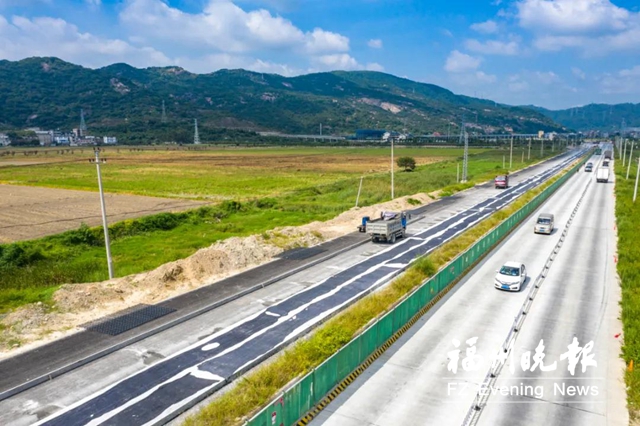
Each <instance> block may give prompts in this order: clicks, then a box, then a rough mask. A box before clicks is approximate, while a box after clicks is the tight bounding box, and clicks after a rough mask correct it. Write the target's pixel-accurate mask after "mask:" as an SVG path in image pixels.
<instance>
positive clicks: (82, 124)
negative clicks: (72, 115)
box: [80, 109, 87, 136]
mask: <svg viewBox="0 0 640 426" xmlns="http://www.w3.org/2000/svg"><path fill="white" fill-rule="evenodd" d="M86 133H87V123H85V121H84V110H83V109H80V136H85V135H86Z"/></svg>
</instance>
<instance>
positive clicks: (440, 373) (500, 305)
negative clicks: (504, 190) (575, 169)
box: [313, 175, 586, 425]
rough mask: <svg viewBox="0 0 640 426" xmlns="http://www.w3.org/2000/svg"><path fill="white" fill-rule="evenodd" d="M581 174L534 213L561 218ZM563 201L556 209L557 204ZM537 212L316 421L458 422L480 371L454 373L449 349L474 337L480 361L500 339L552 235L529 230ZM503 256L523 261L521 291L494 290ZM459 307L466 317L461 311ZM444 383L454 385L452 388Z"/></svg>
mask: <svg viewBox="0 0 640 426" xmlns="http://www.w3.org/2000/svg"><path fill="white" fill-rule="evenodd" d="M585 184H586V177H584V176H580V175H578V177H576V178H573V179H571V180H569V182H567V184H565V185H564V186H563V187H561V188H560V189H559V190H558V192H557V193H556V194H555V195H554V196H553V197H551V199H550V200H549V201H547V202H546V203H544V204H543V206H542V207H541V209H540V210H539V211H545V210H549V207H550V206H553V209H552V210H554V212H555V213H556V214H557V215H558V219H559V221H560V222H562V221H563V220H566V219H568V217H569V215H570V211H571V210H572V209H573V206H572V204H573V205H575V203H577V201H578V198H579V196H580V192H581V191H579V188H584V185H585ZM559 206H561V207H559ZM535 217H536V216H535V215H533V216H532V217H531V218H530V219H528V220H527V221H525V222H524V224H523V225H521V226H520V227H519V228H518V229H517V230H516V231H515V232H514V233H513V234H512V235H511V237H510V238H508V239H506V240H505V241H504V242H503V243H502V244H501V245H500V246H499V247H497V248H496V249H494V251H493V252H492V253H491V254H490V255H489V256H488V257H487V258H486V260H485V261H483V262H482V263H480V264H479V265H478V266H476V267H475V268H474V269H473V270H472V271H471V273H470V274H468V275H467V276H466V277H465V278H464V279H463V280H462V281H461V283H459V284H458V285H457V286H456V288H455V289H454V291H452V292H450V293H449V295H447V297H445V298H444V299H443V300H441V301H440V302H439V303H438V304H436V306H435V307H434V308H432V309H431V310H430V312H429V313H428V314H427V315H425V316H424V317H422V318H421V319H420V320H419V321H418V323H417V324H416V325H414V327H412V329H411V330H410V331H409V332H408V333H406V334H405V335H403V336H402V337H401V338H400V339H399V340H398V342H396V343H395V344H394V345H393V346H392V347H391V348H390V350H391V351H387V352H386V353H385V354H384V355H383V356H382V357H381V358H380V359H378V360H377V361H376V362H375V363H374V364H373V365H372V366H370V367H369V368H368V369H367V370H365V372H363V373H362V375H361V376H360V377H359V378H358V379H356V381H355V382H354V383H353V384H351V385H350V386H349V387H348V388H347V389H346V390H345V391H344V392H343V393H342V394H340V395H339V396H338V397H337V398H336V399H335V400H334V401H333V402H332V403H331V404H330V405H329V406H328V407H326V408H325V410H324V411H322V412H321V413H320V414H319V415H318V417H317V418H316V420H314V422H313V424H314V425H341V424H348V423H347V422H349V421H351V420H349V419H357V420H358V421H360V422H362V424H372V425H373V424H376V425H383V424H409V422H415V421H417V420H418V419H422V420H421V421H422V422H424V420H425V419H429V420H428V421H429V423H428V424H455V423H456V422H457V423H458V424H459V423H460V422H461V421H462V419H463V418H464V415H465V414H466V410H467V409H468V407H469V405H470V404H471V401H472V399H473V396H474V395H473V394H472V393H471V392H467V393H465V392H462V391H463V389H462V388H463V387H464V386H470V387H472V386H473V384H477V383H480V382H481V381H482V380H483V379H484V376H485V374H486V369H484V370H483V369H482V368H479V369H477V370H475V371H464V370H462V369H461V368H460V367H459V369H458V371H457V373H456V374H453V373H451V372H449V371H448V370H447V364H448V362H449V360H448V356H447V354H448V352H450V351H452V350H454V349H455V347H454V345H453V343H452V341H453V340H454V339H456V340H458V341H459V342H460V349H462V351H463V352H462V354H463V356H464V353H465V348H466V344H465V340H467V339H470V338H473V337H478V338H479V339H478V342H477V345H476V347H477V350H478V354H479V355H481V356H483V357H484V358H485V359H490V358H492V357H493V356H494V355H495V352H494V348H495V347H498V346H499V345H500V344H501V343H502V342H503V341H504V339H505V338H506V336H507V333H508V331H509V329H510V327H511V324H512V322H513V319H514V317H515V315H516V313H517V312H518V310H519V308H520V306H521V305H522V303H523V301H524V299H525V298H526V292H527V289H528V286H529V285H530V284H531V280H532V278H533V277H532V276H534V275H535V274H537V271H540V270H541V269H542V267H543V265H544V262H545V260H546V258H547V257H548V255H549V254H550V252H551V250H552V248H553V246H554V245H555V243H556V241H557V234H556V237H553V236H552V237H551V238H549V237H547V236H542V235H533V224H534V222H535ZM507 260H522V261H523V262H524V263H525V265H526V266H527V268H528V270H529V278H528V281H527V284H526V286H525V288H524V289H523V290H522V291H521V292H519V293H507V292H502V291H499V290H496V289H494V288H493V279H494V277H495V270H496V269H497V268H499V267H500V266H501V264H502V263H503V262H504V261H507ZM461 312H464V315H460V313H461ZM449 383H452V384H453V385H451V386H452V389H451V390H450V387H449V386H450V385H449Z"/></svg>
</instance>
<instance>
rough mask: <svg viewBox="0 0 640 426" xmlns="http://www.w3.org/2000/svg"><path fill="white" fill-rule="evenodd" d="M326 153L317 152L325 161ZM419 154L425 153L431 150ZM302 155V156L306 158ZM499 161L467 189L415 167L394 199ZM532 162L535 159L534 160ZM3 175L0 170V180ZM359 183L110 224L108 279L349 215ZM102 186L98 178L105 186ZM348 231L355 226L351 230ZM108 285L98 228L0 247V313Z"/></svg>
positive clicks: (373, 179) (373, 198)
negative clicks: (76, 288)
mask: <svg viewBox="0 0 640 426" xmlns="http://www.w3.org/2000/svg"><path fill="white" fill-rule="evenodd" d="M415 150H420V149H419V148H418V149H407V151H409V152H413V151H415ZM264 151H268V152H270V153H273V151H269V150H264ZM279 151H282V150H279ZM310 151H312V152H314V151H313V150H310ZM328 151H329V150H323V151H322V152H324V153H325V154H326V152H328ZM334 151H335V150H334ZM360 151H362V152H361V154H362V155H370V156H373V155H380V153H381V150H379V149H364V150H360ZM422 151H428V152H432V151H431V149H422ZM435 151H446V150H445V149H438V150H435ZM449 151H451V152H455V151H456V150H449ZM292 152H298V151H296V150H292ZM308 152H309V151H307V150H305V153H308ZM458 152H459V150H458ZM341 153H342V151H341ZM323 155H324V154H323ZM502 156H503V151H496V150H491V151H487V150H484V151H481V152H479V153H476V154H474V155H472V157H471V161H470V164H469V178H470V182H469V183H467V184H456V183H455V180H456V161H455V160H453V161H444V162H439V163H433V164H428V165H424V166H419V167H417V168H416V170H415V171H413V172H410V173H405V172H397V173H396V178H395V193H396V196H403V195H411V194H414V193H418V192H431V191H434V190H436V189H440V188H443V187H447V192H448V193H453V192H455V191H458V190H461V189H464V188H466V187H468V186H471V185H473V183H474V182H480V181H483V180H487V179H490V178H492V177H493V176H494V175H495V174H497V173H500V172H502V170H501V164H502ZM532 161H539V159H538V158H534V159H532ZM523 166H524V164H520V163H514V169H515V168H521V167H523ZM47 167H52V166H47ZM55 167H57V166H55ZM25 170H31V171H32V172H33V170H35V169H33V168H31V167H30V168H28V169H25ZM38 170H40V169H38ZM43 170H48V169H46V168H45V169H43ZM2 172H3V170H0V174H1V173H2ZM59 173H60V171H59ZM238 173H240V172H238ZM45 174H46V173H45ZM38 176H39V174H38ZM161 177H162V176H160V177H157V178H158V179H160V178H161ZM359 181H360V179H359V177H358V176H354V177H347V178H343V177H341V178H340V179H338V180H336V181H334V182H331V183H325V184H315V185H308V186H305V187H302V188H297V189H294V190H290V191H286V192H284V193H282V194H280V195H279V196H276V197H273V198H257V197H252V198H254V199H253V200H247V199H243V201H242V202H234V201H225V202H223V203H222V204H220V205H218V206H216V207H203V208H200V209H196V210H193V211H190V212H184V213H175V214H170V213H163V214H159V215H154V216H148V217H145V218H141V219H136V220H127V221H123V222H119V223H116V224H113V225H111V226H110V235H111V240H112V245H111V250H112V254H113V259H114V269H115V274H116V276H125V275H129V274H133V273H139V272H143V271H148V270H152V269H154V268H156V267H158V266H160V265H162V264H164V263H167V262H171V261H174V260H177V259H181V258H185V257H187V256H189V255H191V254H193V253H194V252H195V251H197V250H198V249H200V248H203V247H207V246H209V245H211V244H212V243H214V242H216V241H220V240H223V239H226V238H229V237H232V236H248V235H252V234H263V235H266V234H264V232H265V231H268V230H271V229H273V228H276V227H279V226H297V225H302V224H305V223H309V222H312V221H316V220H327V219H330V218H332V217H334V216H336V215H338V214H340V213H342V212H343V211H345V210H348V209H349V208H351V207H353V205H354V204H355V199H356V196H357V191H358V184H359ZM106 182H107V180H106V178H105V185H107V184H106ZM176 185H179V183H176ZM389 188H390V176H389V174H388V173H378V174H372V175H369V176H367V177H365V179H364V182H363V188H362V194H361V196H360V206H364V205H371V204H376V203H380V202H384V201H388V200H389V198H390V189H389ZM245 190H246V188H240V190H239V191H238V198H242V197H240V195H241V194H244V195H245V196H246V195H247V194H246V192H244V191H245ZM245 198H246V197H245ZM355 226H356V224H355V223H354V229H355ZM17 252H19V253H18V255H16V253H17ZM107 278H108V272H107V265H106V261H105V254H104V247H103V236H102V231H101V228H93V229H81V230H77V231H70V232H67V233H64V234H60V235H55V236H51V237H46V238H42V239H38V240H33V241H25V242H20V243H15V244H7V245H0V313H2V312H6V311H8V310H11V309H14V308H16V307H19V306H21V305H24V304H26V303H31V302H38V301H41V302H47V301H48V300H49V299H50V297H51V295H52V294H53V292H54V291H55V289H56V288H57V287H58V286H60V285H61V284H64V283H82V282H92V281H101V280H105V279H107Z"/></svg>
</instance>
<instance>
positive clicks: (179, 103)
mask: <svg viewBox="0 0 640 426" xmlns="http://www.w3.org/2000/svg"><path fill="white" fill-rule="evenodd" d="M0 99H1V102H0V127H5V128H7V127H8V128H24V127H41V128H45V129H49V128H73V127H78V125H79V121H80V109H81V108H82V109H84V111H85V117H86V122H87V125H88V127H89V130H90V131H91V130H94V131H102V132H111V133H113V134H114V135H118V136H120V137H121V138H125V139H127V138H128V139H132V140H133V139H136V138H149V137H151V138H159V139H162V137H164V136H166V135H167V133H171V132H174V133H172V134H171V137H174V138H175V137H177V136H176V135H178V136H180V138H183V139H186V140H185V141H188V140H189V139H190V138H192V137H191V136H190V134H191V132H192V130H190V129H191V127H190V126H192V124H193V119H198V123H199V125H200V126H201V130H202V132H203V134H204V136H205V137H204V138H203V139H204V140H206V136H207V131H212V129H223V128H224V129H242V130H252V131H277V132H283V133H296V134H300V133H302V134H317V133H319V127H320V125H321V124H322V126H323V132H324V133H325V134H343V135H344V134H353V133H354V132H355V130H356V129H359V128H383V129H388V130H397V131H407V132H411V133H414V134H424V133H432V132H434V131H439V132H441V133H445V134H446V133H447V132H448V131H450V132H451V133H452V134H458V133H459V127H458V126H459V125H460V122H461V121H462V119H463V116H464V117H466V121H467V122H468V123H469V124H468V125H469V126H470V131H477V132H480V133H505V132H507V131H510V130H513V131H515V132H519V133H536V132H538V130H545V131H559V132H562V131H566V129H565V128H564V127H563V126H562V125H560V124H557V123H555V122H554V121H553V120H552V119H550V118H548V117H547V116H545V115H544V114H542V113H541V112H539V111H535V110H532V109H529V108H526V107H513V106H508V105H502V104H496V103H494V102H493V101H489V100H483V99H475V98H471V97H467V96H461V95H455V94H454V93H452V92H451V91H449V90H446V89H444V88H442V87H439V86H435V85H432V84H425V83H418V82H414V81H411V80H408V79H404V78H399V77H395V76H392V75H389V74H385V73H380V72H372V71H351V72H345V71H335V72H323V73H315V74H307V75H302V76H299V77H291V78H287V77H283V76H280V75H276V74H261V73H256V72H251V71H246V70H241V69H238V70H226V69H225V70H220V71H216V72H213V73H210V74H193V73H190V72H188V71H185V70H184V69H182V68H179V67H161V68H159V67H152V68H145V69H139V68H134V67H132V66H130V65H127V64H113V65H109V66H107V67H104V68H100V69H95V70H93V69H88V68H84V67H81V66H78V65H74V64H71V63H68V62H65V61H62V60H60V59H57V58H39V57H38V58H28V59H24V60H21V61H15V62H12V61H6V60H4V61H0ZM162 101H164V102H165V106H166V116H167V123H166V124H164V125H163V124H162V123H161V109H162ZM476 122H477V123H478V124H477V127H476ZM474 127H475V128H474ZM176 132H177V133H176ZM202 132H201V133H202ZM141 135H145V136H144V137H143V136H141ZM163 135H164V136H163Z"/></svg>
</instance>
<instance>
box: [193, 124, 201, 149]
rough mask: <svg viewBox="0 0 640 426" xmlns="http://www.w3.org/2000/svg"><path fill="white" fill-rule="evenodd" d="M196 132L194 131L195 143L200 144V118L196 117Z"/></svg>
mask: <svg viewBox="0 0 640 426" xmlns="http://www.w3.org/2000/svg"><path fill="white" fill-rule="evenodd" d="M193 121H194V124H195V132H194V133H193V144H194V145H200V134H199V133H198V119H197V118H196V119H194V120H193Z"/></svg>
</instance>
